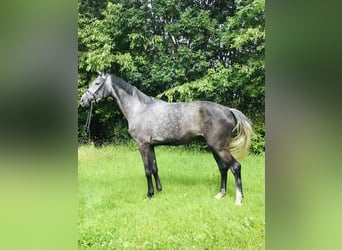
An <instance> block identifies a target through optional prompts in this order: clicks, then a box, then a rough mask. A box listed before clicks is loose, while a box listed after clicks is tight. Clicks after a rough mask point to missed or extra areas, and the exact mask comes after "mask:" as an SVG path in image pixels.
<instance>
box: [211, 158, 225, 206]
mask: <svg viewBox="0 0 342 250" xmlns="http://www.w3.org/2000/svg"><path fill="white" fill-rule="evenodd" d="M213 155H214V158H215V160H216V163H217V165H218V168H219V171H220V174H221V186H220V192H219V193H218V194H217V195H216V196H215V198H216V199H218V200H219V199H221V198H222V197H223V196H225V194H226V189H227V174H228V166H227V165H226V164H225V163H224V162H223V161H222V160H221V158H220V157H219V156H218V154H217V153H215V152H213Z"/></svg>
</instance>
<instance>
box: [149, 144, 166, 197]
mask: <svg viewBox="0 0 342 250" xmlns="http://www.w3.org/2000/svg"><path fill="white" fill-rule="evenodd" d="M151 156H152V174H153V177H154V180H155V182H156V187H157V190H158V191H162V189H163V188H162V185H161V183H160V179H159V175H158V167H157V160H156V154H155V152H154V147H153V146H152V147H151Z"/></svg>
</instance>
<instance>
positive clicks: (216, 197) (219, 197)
mask: <svg viewBox="0 0 342 250" xmlns="http://www.w3.org/2000/svg"><path fill="white" fill-rule="evenodd" d="M223 196H224V194H222V193H221V192H219V193H218V194H217V195H215V199H216V200H219V199H221V198H222V197H223Z"/></svg>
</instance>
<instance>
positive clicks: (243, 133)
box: [229, 108, 254, 160]
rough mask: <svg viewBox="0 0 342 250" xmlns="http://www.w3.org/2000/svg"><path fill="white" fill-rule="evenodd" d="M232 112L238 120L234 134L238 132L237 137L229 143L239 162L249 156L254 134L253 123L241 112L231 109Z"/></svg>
mask: <svg viewBox="0 0 342 250" xmlns="http://www.w3.org/2000/svg"><path fill="white" fill-rule="evenodd" d="M230 111H231V112H232V113H233V115H234V117H235V120H236V125H235V127H234V128H233V130H232V131H233V132H235V131H236V135H235V136H234V137H233V138H232V140H231V142H230V143H229V150H230V151H231V153H232V154H233V155H234V157H235V158H236V159H237V160H239V159H241V158H243V157H244V156H246V155H247V153H248V150H249V147H250V146H251V139H252V137H253V136H254V132H253V129H252V123H251V122H250V121H249V120H248V118H247V117H246V116H245V115H244V114H243V113H242V112H241V111H239V110H237V109H234V108H230Z"/></svg>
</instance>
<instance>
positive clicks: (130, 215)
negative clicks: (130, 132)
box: [78, 146, 265, 249]
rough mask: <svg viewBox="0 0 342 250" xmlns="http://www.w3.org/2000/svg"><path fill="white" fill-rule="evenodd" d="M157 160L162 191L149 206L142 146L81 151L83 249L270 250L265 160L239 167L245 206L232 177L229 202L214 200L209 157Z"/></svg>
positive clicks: (214, 171)
mask: <svg viewBox="0 0 342 250" xmlns="http://www.w3.org/2000/svg"><path fill="white" fill-rule="evenodd" d="M156 156H157V161H158V166H159V175H160V178H161V182H162V185H163V191H162V192H156V193H155V197H153V198H152V199H150V200H147V199H145V198H144V197H145V195H146V192H147V190H146V188H147V186H146V178H145V173H144V168H143V164H142V160H141V157H140V154H139V152H138V150H137V148H136V146H135V148H129V147H126V146H124V147H123V146H120V147H118V146H116V147H113V146H106V147H99V148H94V147H92V146H86V147H84V146H82V147H80V148H79V150H78V177H79V178H78V179H79V242H78V246H79V249H101V248H103V249H124V248H126V249H264V247H265V243H264V240H265V176H264V170H265V169H264V160H265V159H264V157H263V156H255V155H249V156H247V157H246V158H244V159H243V160H242V161H241V164H242V165H243V171H242V180H243V189H244V195H245V198H244V200H243V205H242V206H235V205H234V201H235V183H234V179H233V177H232V174H231V173H230V172H229V176H228V184H227V185H228V190H227V192H228V193H227V195H226V196H225V197H223V198H222V199H221V200H216V199H215V198H214V196H215V195H216V194H217V193H218V191H219V183H220V177H219V176H220V174H219V171H218V168H217V166H216V163H215V160H214V158H213V156H212V154H211V153H207V152H203V151H193V150H192V151H189V150H185V149H184V148H180V147H158V148H156Z"/></svg>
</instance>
